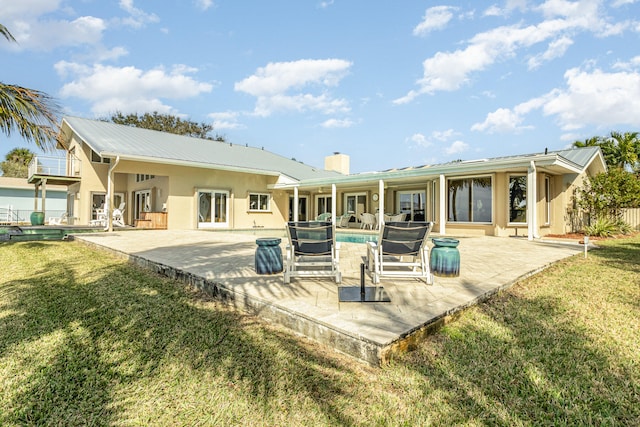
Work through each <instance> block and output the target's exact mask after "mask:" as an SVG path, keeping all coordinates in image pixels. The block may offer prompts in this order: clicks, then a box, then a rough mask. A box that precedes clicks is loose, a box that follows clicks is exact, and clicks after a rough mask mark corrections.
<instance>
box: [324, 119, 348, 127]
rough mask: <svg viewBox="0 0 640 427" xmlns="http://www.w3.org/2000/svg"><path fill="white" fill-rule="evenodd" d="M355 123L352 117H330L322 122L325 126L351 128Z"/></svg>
mask: <svg viewBox="0 0 640 427" xmlns="http://www.w3.org/2000/svg"><path fill="white" fill-rule="evenodd" d="M354 124H355V123H354V122H353V120H351V119H329V120H326V121H325V122H323V123H322V125H321V126H322V127H323V128H327V129H333V128H350V127H351V126H353V125H354Z"/></svg>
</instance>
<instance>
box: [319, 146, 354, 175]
mask: <svg viewBox="0 0 640 427" xmlns="http://www.w3.org/2000/svg"><path fill="white" fill-rule="evenodd" d="M324 168H325V170H328V171H336V172H340V173H341V174H344V175H349V156H348V155H346V154H340V153H339V152H337V151H336V152H334V153H333V155H331V156H327V157H325V158H324Z"/></svg>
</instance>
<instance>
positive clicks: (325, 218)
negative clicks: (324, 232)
mask: <svg viewBox="0 0 640 427" xmlns="http://www.w3.org/2000/svg"><path fill="white" fill-rule="evenodd" d="M316 221H323V222H327V221H328V222H330V221H331V212H325V213H321V214H320V215H318V216H317V217H316Z"/></svg>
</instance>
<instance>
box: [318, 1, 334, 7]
mask: <svg viewBox="0 0 640 427" xmlns="http://www.w3.org/2000/svg"><path fill="white" fill-rule="evenodd" d="M333 2H334V0H328V1H321V2H320V4H319V5H318V7H320V9H326V8H328V7H329V6H331V5H332V4H333Z"/></svg>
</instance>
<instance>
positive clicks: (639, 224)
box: [622, 209, 640, 230]
mask: <svg viewBox="0 0 640 427" xmlns="http://www.w3.org/2000/svg"><path fill="white" fill-rule="evenodd" d="M622 220H623V221H624V222H626V223H627V224H629V225H630V226H632V227H633V228H634V229H635V230H640V209H625V211H624V213H623V214H622Z"/></svg>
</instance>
